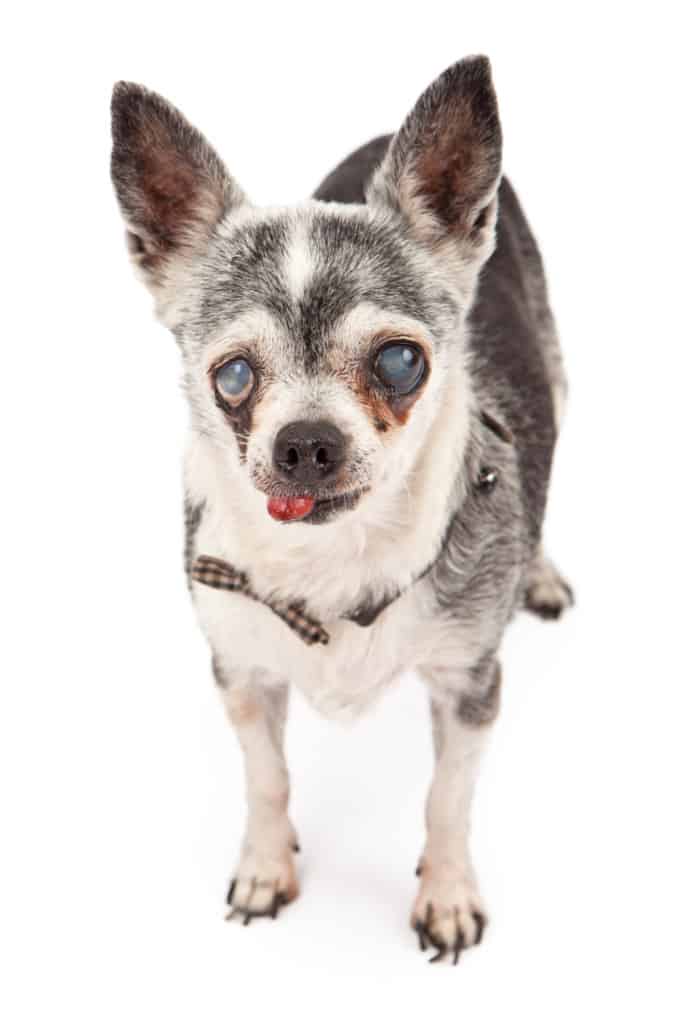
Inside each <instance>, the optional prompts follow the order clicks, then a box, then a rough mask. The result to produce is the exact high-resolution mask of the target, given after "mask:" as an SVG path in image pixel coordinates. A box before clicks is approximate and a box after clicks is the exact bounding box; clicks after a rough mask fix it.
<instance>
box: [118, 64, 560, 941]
mask: <svg viewBox="0 0 683 1024" xmlns="http://www.w3.org/2000/svg"><path fill="white" fill-rule="evenodd" d="M112 115H113V140H114V145H113V154H112V176H113V180H114V185H115V189H116V193H117V196H118V201H119V204H120V207H121V210H122V213H123V217H124V220H125V224H126V227H127V232H128V241H129V248H130V251H131V254H132V259H133V261H134V263H135V264H136V265H137V267H138V269H139V272H140V274H141V276H142V279H143V280H144V281H145V283H146V284H147V286H148V287H149V289H150V290H151V292H152V294H153V295H154V298H155V300H156V309H157V313H158V316H159V317H160V319H161V321H162V322H163V323H164V324H165V325H167V326H168V327H169V328H170V329H171V330H172V332H173V334H174V335H175V337H176V339H177V341H178V344H179V346H180V350H181V353H182V358H183V367H184V376H183V379H184V387H185V390H186V392H187V396H188V398H189V401H190V406H191V431H190V438H189V445H188V448H187V454H186V460H185V470H184V480H185V494H186V523H187V549H186V564H187V570H188V577H189V579H190V585H191V588H192V594H193V599H194V603H195V606H196V610H197V613H198V617H199V620H200V622H201V626H202V628H203V631H204V633H205V634H206V637H207V639H208V641H209V644H210V646H211V650H212V652H213V665H214V671H215V677H216V681H217V683H218V686H219V688H220V691H221V693H222V695H223V697H224V700H225V704H226V706H227V711H228V715H229V717H230V719H231V721H232V723H233V725H234V727H235V729H236V730H237V735H238V737H239V741H240V744H241V746H242V748H243V751H244V758H245V765H246V779H247V794H248V820H247V826H246V836H245V839H244V844H243V847H242V852H241V856H240V859H239V863H238V865H237V868H236V870H235V873H234V879H233V882H232V885H231V887H230V892H229V896H228V901H229V903H230V904H231V905H232V908H233V909H234V911H235V912H236V913H238V914H241V915H243V919H244V921H245V923H246V922H248V921H249V920H250V919H251V917H253V916H255V915H264V914H271V915H272V916H275V915H276V913H277V911H278V909H279V907H280V905H281V904H282V903H285V902H287V901H289V900H292V899H294V897H295V896H296V895H297V893H298V883H297V877H296V870H295V864H294V858H293V853H294V851H295V850H296V849H297V839H296V834H295V831H294V829H293V827H292V824H291V822H290V820H289V817H288V811H287V808H288V796H289V783H288V773H287V767H286V763H285V758H284V754H283V731H284V724H285V716H286V708H287V697H288V689H289V685H290V683H293V684H295V685H296V686H298V687H299V688H300V690H301V691H303V693H304V694H305V695H306V697H307V698H308V699H309V700H310V701H311V702H312V703H313V704H314V705H315V707H317V708H318V709H319V710H320V711H321V712H323V713H324V714H327V715H332V716H349V715H351V716H352V715H355V714H357V713H358V712H360V711H361V710H362V709H363V708H366V707H368V706H369V705H370V704H371V703H372V702H373V701H374V700H376V699H377V698H378V697H379V695H380V694H381V693H382V692H383V691H384V690H385V689H386V688H387V687H388V686H389V685H390V684H391V683H392V682H393V681H394V680H396V679H397V678H398V677H399V676H400V675H401V673H402V672H403V671H405V670H406V669H408V668H413V669H414V670H415V671H416V672H417V673H418V674H419V676H420V677H421V678H422V679H423V680H424V682H425V684H426V686H427V689H428V692H429V697H430V701H431V710H432V718H433V726H434V742H435V751H436V759H435V770H434V778H433V783H432V786H431V790H430V793H429V798H428V802H427V811H426V817H427V839H426V844H425V847H424V850H423V853H422V856H421V859H420V862H419V866H418V874H419V891H418V894H417V898H416V900H415V904H414V907H413V911H412V919H411V920H412V925H413V927H414V928H415V929H416V930H417V932H418V936H419V939H420V945H421V946H422V948H426V947H427V946H429V945H431V946H433V947H435V948H436V951H437V954H436V958H439V959H444V958H446V957H450V958H451V959H453V960H454V961H455V960H457V958H458V955H459V953H460V951H461V950H462V949H464V948H466V947H468V946H471V945H473V944H475V943H477V942H478V941H479V940H480V938H481V935H482V932H483V929H484V925H485V921H486V918H485V913H484V908H483V904H482V900H481V897H480V894H479V889H478V886H477V882H476V878H475V874H474V871H473V869H472V865H471V862H470V856H469V850H468V830H469V824H468V819H469V811H470V804H471V798H472V791H473V787H474V781H475V776H476V773H477V766H478V762H479V758H480V753H481V751H482V748H483V747H484V744H485V742H486V738H487V736H488V733H489V730H490V726H491V724H492V722H493V721H494V719H495V717H496V713H497V708H498V702H499V692H500V687H501V670H500V665H499V661H498V651H499V647H500V644H501V639H502V636H503V632H504V630H505V627H506V625H507V623H508V622H509V621H510V619H511V617H512V616H513V614H514V612H515V611H516V609H517V608H519V607H520V606H522V605H526V607H527V608H529V609H531V610H532V611H535V612H537V613H539V614H540V615H542V616H546V617H556V616H558V615H559V614H560V613H561V612H562V610H563V609H564V608H565V607H566V606H568V605H569V604H570V603H571V592H570V590H569V587H568V586H567V585H566V583H564V581H563V580H562V579H561V577H560V576H559V575H558V573H557V571H556V570H555V569H554V568H553V566H552V565H551V563H550V562H549V561H547V560H546V558H545V556H544V554H543V550H542V546H541V527H542V522H543V515H544V509H545V504H546V493H547V487H548V478H549V474H550V468H551V461H552V455H553V447H554V444H555V439H556V436H557V429H558V424H559V422H560V419H561V415H562V408H563V404H564V399H565V390H566V387H565V378H564V373H563V369H562V361H561V356H560V351H559V346H558V341H557V336H556V333H555V326H554V323H553V317H552V313H551V311H550V309H549V307H548V301H547V296H546V287H545V282H544V276H543V269H542V264H541V259H540V256H539V252H538V249H537V247H536V244H535V242H534V239H533V237H532V235H531V233H530V230H529V227H528V225H527V223H526V220H525V218H524V215H523V213H522V211H521V209H520V206H519V204H518V202H517V199H516V197H515V194H514V192H513V190H512V188H511V186H510V185H509V183H508V182H507V181H506V180H505V179H504V178H502V177H501V129H500V124H499V119H498V113H497V106H496V97H495V93H494V89H493V86H492V82H491V74H490V68H489V63H488V61H487V60H486V59H485V58H483V57H474V58H468V59H466V60H463V61H460V62H459V63H457V64H455V65H454V66H452V67H451V68H449V69H448V70H447V71H446V72H444V74H442V75H441V77H440V78H438V79H437V80H436V81H435V82H434V83H433V84H432V85H431V86H430V87H429V88H428V89H427V91H426V92H425V93H424V94H423V95H422V96H421V97H420V99H419V100H418V102H417V104H416V106H415V108H414V110H413V111H412V113H411V114H410V115H409V117H408V118H407V120H406V121H405V122H404V124H403V126H402V127H401V129H400V131H399V132H398V133H397V134H396V135H394V136H393V137H389V136H388V137H386V138H380V139H377V140H375V141H373V142H371V143H369V144H368V145H366V146H364V147H362V148H361V149H359V150H358V151H357V152H355V153H354V154H353V155H352V156H350V157H349V158H348V159H347V160H345V161H344V162H343V163H342V164H341V165H340V166H339V167H338V168H337V169H336V170H335V171H334V172H333V173H332V174H331V175H330V176H329V177H328V178H327V179H326V181H325V182H323V184H322V185H321V186H320V188H319V189H318V191H317V193H316V194H315V196H314V198H313V199H310V200H307V201H305V202H303V203H301V204H300V205H297V206H294V207H291V208H287V209H281V208H266V209H263V208H257V207H255V206H254V205H252V204H251V203H250V202H249V200H248V198H247V197H246V195H245V193H244V192H243V191H242V189H241V188H240V186H239V185H238V184H237V183H236V182H235V181H234V180H233V178H232V177H231V176H230V174H229V172H228V170H227V169H226V168H225V166H224V165H223V163H222V162H221V160H220V158H219V157H218V156H217V155H216V153H215V152H214V151H213V149H212V148H211V147H210V145H209V144H208V143H207V141H206V140H205V139H204V138H203V136H202V135H200V134H199V133H198V132H197V131H196V130H195V129H194V128H193V127H192V126H191V125H190V124H189V123H188V122H187V121H186V120H185V119H184V117H183V116H182V115H181V114H180V113H179V112H178V111H177V110H176V109H175V108H174V107H172V106H171V105H170V104H168V103H167V102H166V101H165V100H163V99H162V98H161V97H159V96H158V95H156V94H155V93H152V92H149V91H148V90H147V89H144V88H143V87H141V86H139V85H133V84H129V83H119V84H118V85H117V86H116V87H115V89H114V95H113V101H112Z"/></svg>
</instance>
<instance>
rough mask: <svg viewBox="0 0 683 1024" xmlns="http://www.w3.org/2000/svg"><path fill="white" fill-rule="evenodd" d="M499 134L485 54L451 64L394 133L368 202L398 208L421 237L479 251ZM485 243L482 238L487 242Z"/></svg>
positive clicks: (492, 212) (483, 251) (488, 224)
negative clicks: (451, 242) (467, 246)
mask: <svg viewBox="0 0 683 1024" xmlns="http://www.w3.org/2000/svg"><path fill="white" fill-rule="evenodd" d="M501 154H502V134H501V129H500V122H499V120H498V106H497V103H496V94H495V92H494V89H493V83H492V81H491V67H490V64H489V61H488V59H487V58H486V57H468V58H466V59H465V60H462V61H459V62H458V63H457V64H454V65H453V66H452V67H450V68H449V69H448V70H447V71H445V72H444V73H443V74H442V75H441V77H440V78H437V80H436V81H435V82H434V83H433V84H432V85H431V86H430V87H429V88H428V89H427V91H426V92H425V93H423V94H422V96H421V97H420V99H419V100H418V101H417V104H416V105H415V108H414V110H413V111H412V113H411V114H410V115H409V116H408V118H407V120H406V121H405V122H404V124H403V126H402V128H401V129H400V130H399V132H398V133H397V134H396V135H395V136H394V138H393V140H392V143H391V146H390V147H389V150H388V152H387V155H386V157H385V159H384V162H383V163H382V164H381V166H380V167H379V168H378V170H377V172H376V174H375V177H374V179H373V181H372V183H371V185H370V189H369V192H368V202H369V203H371V204H372V203H374V204H384V205H385V206H389V207H390V208H392V209H393V210H394V211H397V212H399V213H400V214H402V215H403V217H404V218H405V219H406V221H407V222H408V225H409V227H410V229H411V231H412V233H413V234H414V236H416V237H417V238H418V239H419V240H420V241H422V242H424V243H426V244H428V245H430V246H441V245H443V243H444V242H448V241H449V240H450V241H454V242H457V243H461V245H462V244H463V243H465V244H469V245H470V246H472V250H471V251H472V255H473V256H474V254H475V252H476V253H477V254H478V256H479V258H480V259H483V258H486V256H488V254H489V251H490V246H491V245H492V242H493V232H494V226H495V217H496V209H497V207H496V195H497V190H498V184H499V181H500V174H501ZM487 243H488V244H487Z"/></svg>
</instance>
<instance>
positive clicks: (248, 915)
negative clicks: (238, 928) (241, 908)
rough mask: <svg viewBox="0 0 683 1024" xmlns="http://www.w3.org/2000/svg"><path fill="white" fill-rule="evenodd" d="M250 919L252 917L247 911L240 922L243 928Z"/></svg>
mask: <svg viewBox="0 0 683 1024" xmlns="http://www.w3.org/2000/svg"><path fill="white" fill-rule="evenodd" d="M251 917H252V915H251V914H250V913H249V911H247V912H246V914H245V915H244V920H243V921H242V924H243V925H244V927H245V928H246V927H247V925H248V924H249V922H250V921H251Z"/></svg>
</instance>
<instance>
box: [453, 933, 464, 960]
mask: <svg viewBox="0 0 683 1024" xmlns="http://www.w3.org/2000/svg"><path fill="white" fill-rule="evenodd" d="M464 945H465V936H464V935H463V933H462V932H461V931H460V929H458V936H457V938H456V940H455V947H454V949H453V964H457V962H458V960H459V959H460V953H461V951H462V949H463V947H464Z"/></svg>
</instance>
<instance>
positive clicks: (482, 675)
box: [456, 655, 502, 728]
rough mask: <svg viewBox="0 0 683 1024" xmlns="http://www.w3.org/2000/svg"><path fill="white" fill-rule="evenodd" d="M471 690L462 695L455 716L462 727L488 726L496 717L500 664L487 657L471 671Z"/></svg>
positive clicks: (500, 679)
mask: <svg viewBox="0 0 683 1024" xmlns="http://www.w3.org/2000/svg"><path fill="white" fill-rule="evenodd" d="M470 676H471V679H472V690H471V692H470V693H466V694H463V695H462V696H461V697H460V698H459V700H458V704H457V708H456V714H457V716H458V718H459V719H460V721H461V722H462V723H463V724H464V725H470V726H472V727H474V728H481V727H482V726H485V725H490V724H491V723H492V722H493V721H494V720H495V719H496V717H497V715H498V709H499V707H500V690H501V682H502V673H501V668H500V662H498V661H497V660H495V658H493V657H492V656H491V655H487V656H486V657H485V658H484V659H482V661H480V662H479V664H477V665H475V667H474V668H473V669H472V670H471V672H470Z"/></svg>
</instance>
